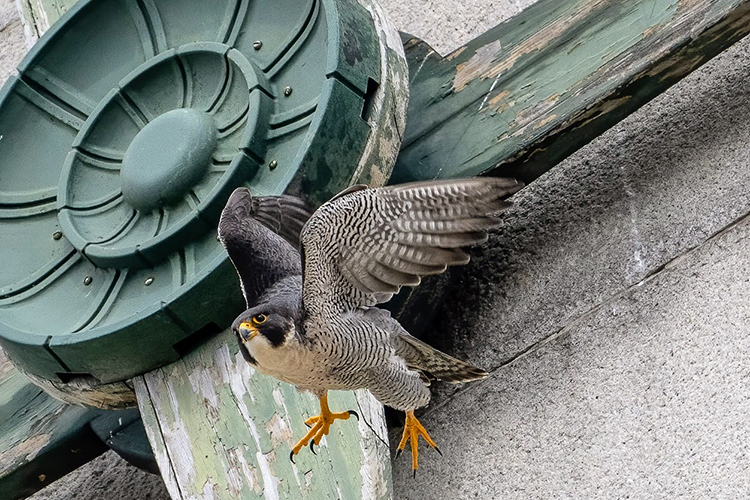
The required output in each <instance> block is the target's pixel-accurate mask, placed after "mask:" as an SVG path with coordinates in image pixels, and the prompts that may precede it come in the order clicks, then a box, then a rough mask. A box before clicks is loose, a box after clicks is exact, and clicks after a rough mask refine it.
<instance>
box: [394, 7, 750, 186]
mask: <svg viewBox="0 0 750 500" xmlns="http://www.w3.org/2000/svg"><path fill="white" fill-rule="evenodd" d="M748 32H750V1H748V0H706V1H700V2H699V1H695V0H632V1H628V2H623V1H621V0H568V1H564V2H561V1H559V0H541V1H539V2H538V3H536V4H534V5H532V6H531V7H529V8H528V9H527V10H525V11H523V12H521V13H520V14H519V15H517V16H516V17H514V18H512V19H510V20H509V21H508V22H506V23H504V24H501V25H499V26H497V27H495V28H493V29H491V30H489V31H488V32H486V33H485V34H483V35H482V36H480V37H478V38H476V39H475V40H473V41H472V42H470V43H468V44H467V45H465V46H463V47H461V48H459V49H458V50H456V51H455V52H453V53H452V54H450V55H448V56H447V57H441V56H440V55H439V54H437V53H436V52H435V51H434V50H432V49H431V48H430V47H428V46H427V45H426V44H424V43H421V42H419V41H418V40H411V41H409V42H407V44H406V45H407V58H408V60H409V65H410V82H411V92H412V95H411V100H410V103H409V121H408V126H407V129H406V135H405V138H404V143H403V146H402V150H401V154H400V156H399V158H398V162H397V165H396V168H395V170H394V173H393V176H392V177H391V182H392V183H398V182H404V181H409V180H416V179H431V178H447V177H464V176H470V175H477V174H481V173H488V172H492V173H493V175H512V176H516V177H519V178H521V179H524V180H526V181H529V180H532V179H534V178H536V177H538V176H539V175H541V174H542V173H543V172H545V171H547V170H548V169H549V168H551V167H552V166H554V165H555V164H556V163H557V162H559V161H560V160H562V159H563V158H565V157H566V156H567V155H569V154H571V153H572V152H573V151H575V150H576V149H578V148H580V147H581V146H582V145H584V144H586V143H587V142H588V141H590V140H591V139H592V138H594V137H596V136H597V135H598V134H600V133H602V132H603V131H604V130H606V129H607V128H609V127H611V126H612V125H614V124H615V123H617V122H618V121H619V120H621V119H622V118H624V117H625V116H627V115H628V114H630V113H631V112H633V111H634V110H636V109H637V108H638V107H640V106H641V105H643V104H644V103H645V102H647V101H649V100H650V99H651V98H653V97H655V96H656V95H658V94H659V93H660V92H662V91H664V90H665V89H666V88H668V87H669V86H671V85H672V84H674V83H675V82H677V81H678V80H680V79H681V78H682V77H683V76H685V75H687V74H688V73H689V72H691V71H692V70H694V69H696V68H697V67H699V66H700V65H701V64H703V63H704V62H706V61H707V60H709V59H710V58H711V57H713V56H714V55H716V54H718V53H719V52H721V51H722V50H723V49H725V48H727V47H728V46H730V45H731V44H732V43H734V42H736V41H737V40H739V39H740V38H741V37H743V36H744V35H745V34H747V33H748Z"/></svg>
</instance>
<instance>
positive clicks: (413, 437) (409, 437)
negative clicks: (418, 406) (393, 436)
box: [396, 410, 443, 476]
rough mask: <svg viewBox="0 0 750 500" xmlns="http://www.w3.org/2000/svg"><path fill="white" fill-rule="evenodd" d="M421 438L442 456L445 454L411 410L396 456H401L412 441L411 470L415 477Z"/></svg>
mask: <svg viewBox="0 0 750 500" xmlns="http://www.w3.org/2000/svg"><path fill="white" fill-rule="evenodd" d="M419 436H422V437H423V438H424V440H425V441H427V444H429V445H430V446H431V447H433V448H435V450H436V451H437V452H438V453H440V455H441V456H442V454H443V453H442V452H441V451H440V448H438V447H437V445H436V444H435V441H433V440H432V438H431V437H430V435H429V434H427V430H426V429H425V428H424V427H423V426H422V424H420V423H419V420H417V417H415V416H414V410H409V411H407V412H406V423H405V424H404V433H403V435H402V436H401V441H400V442H399V443H398V451H396V456H398V455H400V454H401V452H402V451H404V448H406V443H407V442H408V441H411V468H412V470H413V471H414V475H415V476H416V475H417V467H418V462H419V451H418V449H417V447H418V441H419Z"/></svg>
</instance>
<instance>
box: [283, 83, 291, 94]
mask: <svg viewBox="0 0 750 500" xmlns="http://www.w3.org/2000/svg"><path fill="white" fill-rule="evenodd" d="M284 95H285V96H287V97H289V96H290V95H292V87H290V86H289V85H287V86H286V87H284Z"/></svg>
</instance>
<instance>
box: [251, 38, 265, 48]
mask: <svg viewBox="0 0 750 500" xmlns="http://www.w3.org/2000/svg"><path fill="white" fill-rule="evenodd" d="M261 47H263V42H261V41H260V40H255V41H254V42H253V48H254V49H255V50H260V48H261Z"/></svg>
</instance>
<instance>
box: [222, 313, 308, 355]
mask: <svg viewBox="0 0 750 500" xmlns="http://www.w3.org/2000/svg"><path fill="white" fill-rule="evenodd" d="M232 330H233V331H234V333H235V335H237V340H239V342H240V344H245V345H246V346H247V347H248V348H250V347H251V346H252V345H258V344H256V343H257V342H264V343H267V345H268V346H270V347H280V346H282V345H283V344H284V342H286V340H287V339H289V338H291V337H293V336H294V335H295V325H294V320H293V319H292V318H291V317H290V315H289V314H287V312H286V311H284V308H283V307H275V306H274V305H272V304H261V305H259V306H256V307H253V308H251V309H248V310H246V311H245V312H244V313H242V314H240V315H239V316H238V317H237V319H235V320H234V323H233V324H232Z"/></svg>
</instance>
